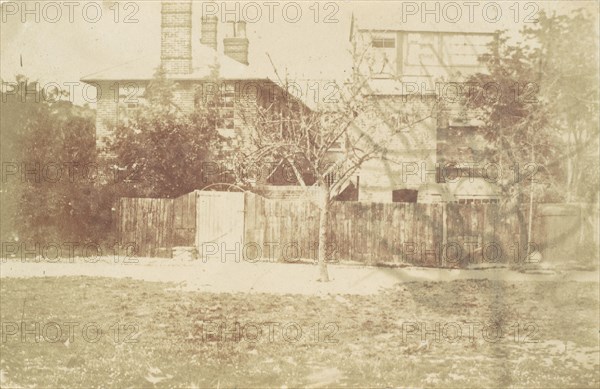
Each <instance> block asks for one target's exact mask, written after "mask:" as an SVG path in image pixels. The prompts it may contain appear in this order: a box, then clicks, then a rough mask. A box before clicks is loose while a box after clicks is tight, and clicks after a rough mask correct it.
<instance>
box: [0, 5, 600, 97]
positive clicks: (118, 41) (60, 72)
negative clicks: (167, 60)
mask: <svg viewBox="0 0 600 389" xmlns="http://www.w3.org/2000/svg"><path fill="white" fill-rule="evenodd" d="M1 3H2V14H1V20H0V23H1V24H0V52H1V59H0V77H1V78H2V80H4V81H12V80H14V77H15V75H17V74H24V75H26V76H28V77H29V78H30V79H35V80H38V81H40V82H41V83H42V84H44V83H50V82H54V83H58V84H59V85H64V83H65V82H78V81H79V80H80V79H81V77H83V76H85V75H88V74H92V73H95V72H97V71H100V70H103V69H106V68H110V67H112V66H115V65H118V64H120V63H125V62H129V61H131V60H135V59H137V58H140V57H145V56H149V55H150V56H156V57H157V58H158V57H159V55H160V1H138V2H133V1H125V0H123V1H106V0H104V1H102V0H98V1H83V2H74V3H75V4H76V6H75V7H74V8H73V9H72V10H73V12H72V18H71V20H70V15H69V7H68V6H66V5H64V3H63V2H54V4H53V5H48V4H47V3H49V2H45V1H42V2H27V3H28V7H29V8H28V9H30V10H33V13H32V14H26V13H24V11H25V10H24V9H23V6H22V5H23V4H24V3H23V2H21V1H18V2H10V1H1ZM35 3H38V4H39V5H38V7H39V11H36V10H35V8H34V7H35V6H34V4H35ZM409 3H410V4H409ZM435 3H436V2H428V3H427V7H430V9H433V10H434V12H433V14H427V13H425V12H423V11H425V9H422V8H421V5H422V2H421V1H419V2H397V1H339V2H327V1H323V2H319V3H316V2H314V1H309V2H302V1H297V2H269V1H256V2H250V3H248V2H227V4H226V3H224V2H216V3H211V4H208V5H207V4H203V3H201V2H199V1H194V4H193V21H194V25H193V34H192V35H193V36H192V39H198V40H199V39H200V18H201V16H202V15H203V14H208V13H210V12H214V11H216V12H217V16H219V17H220V19H223V18H224V16H225V15H223V11H227V10H233V11H234V12H233V13H232V14H230V15H229V17H232V16H233V14H236V15H237V16H238V17H240V18H242V19H245V20H247V22H248V26H247V30H248V31H247V35H248V39H249V40H250V57H249V60H250V62H252V63H253V64H255V65H258V66H268V67H272V65H271V63H270V61H269V59H268V57H267V55H266V53H268V54H269V55H270V57H271V58H272V60H273V63H274V64H275V66H276V68H277V69H278V71H279V73H282V74H288V76H289V77H290V78H291V79H297V80H303V79H311V80H324V79H336V80H342V79H344V78H345V77H346V76H347V75H348V72H349V68H348V66H349V63H350V62H349V60H350V56H349V54H348V50H349V42H348V37H349V32H350V23H351V19H352V15H354V16H355V17H356V19H357V21H358V23H359V25H360V21H361V20H370V21H371V22H373V21H375V22H376V21H377V20H378V18H381V20H388V21H389V20H397V21H398V22H399V23H400V22H402V21H403V18H406V20H404V21H408V22H412V23H413V24H414V23H417V24H418V23H420V22H421V18H423V17H425V18H426V21H427V22H429V24H431V21H432V20H433V21H434V22H435V20H434V18H435V17H436V16H438V17H439V18H440V20H441V22H440V24H444V22H446V25H448V21H452V20H453V19H454V20H456V19H455V18H457V17H458V16H457V15H458V14H457V13H456V8H453V7H452V6H448V5H447V2H437V3H438V5H437V7H439V8H438V10H437V11H436V8H435V7H436V4H435ZM463 3H464V2H463V1H457V2H455V3H454V4H457V5H458V8H459V9H460V12H461V17H460V19H457V20H456V21H455V22H454V25H456V26H459V27H458V28H460V29H461V30H466V31H468V30H471V29H477V28H478V27H482V26H484V25H486V24H487V25H492V26H493V27H497V28H499V29H508V30H509V31H512V33H513V34H514V35H515V36H517V32H518V30H519V29H520V28H521V27H522V26H523V25H524V21H525V20H526V19H527V16H528V15H529V14H531V13H533V14H535V12H539V10H542V9H545V10H549V11H550V12H552V11H555V12H557V13H559V14H564V13H568V12H570V11H571V10H573V9H576V8H580V7H587V8H589V9H591V10H592V13H593V14H597V13H598V3H597V1H568V2H566V1H553V2H527V1H521V2H516V1H505V2H502V1H498V2H494V4H498V5H499V7H500V9H501V12H502V15H498V14H497V13H496V10H495V7H494V6H492V7H490V6H487V8H486V10H487V11H486V12H487V16H484V14H483V7H484V6H483V5H484V4H485V3H484V2H481V3H480V2H475V3H476V4H477V7H476V8H474V9H473V10H472V15H473V16H472V17H473V21H472V22H471V21H470V20H469V8H468V7H465V6H464V5H463ZM55 4H58V7H55ZM531 4H533V5H531ZM236 7H237V8H236ZM415 7H416V8H415ZM511 7H512V8H511ZM57 8H60V11H61V14H60V15H59V14H58V13H57V12H56V11H57ZM84 9H85V10H86V11H85V13H84ZM236 9H237V11H236ZM298 9H300V10H301V14H300V13H298ZM517 9H518V10H519V12H518V13H516V12H515V11H516V10H517ZM98 10H100V11H98ZM117 10H118V13H117ZM403 11H404V12H403ZM98 12H100V13H98ZM36 16H38V17H39V20H35V18H36ZM22 18H25V21H24V22H23V20H22ZM126 19H127V21H129V22H130V23H125V20H126ZM495 19H497V21H495V22H493V23H492V21H494V20H495ZM515 19H516V20H515ZM53 21H54V22H53ZM450 25H452V24H450ZM219 27H220V30H219V32H220V37H219V40H221V39H222V37H223V34H224V29H225V26H224V25H223V24H222V25H220V26H219ZM487 27H489V26H487ZM65 88H67V87H66V86H65ZM76 88H79V86H77V87H76ZM82 94H83V92H82V91H79V90H76V92H75V96H74V101H75V102H77V103H81V102H82Z"/></svg>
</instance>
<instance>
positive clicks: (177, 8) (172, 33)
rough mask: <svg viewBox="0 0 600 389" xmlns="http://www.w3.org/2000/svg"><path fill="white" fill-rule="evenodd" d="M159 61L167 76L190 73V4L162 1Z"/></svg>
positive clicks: (185, 0)
mask: <svg viewBox="0 0 600 389" xmlns="http://www.w3.org/2000/svg"><path fill="white" fill-rule="evenodd" d="M161 16H162V21H161V45H160V60H161V64H162V66H163V68H164V69H165V72H166V74H167V76H170V75H178V74H189V73H191V72H192V3H191V1H190V0H183V1H182V0H180V1H163V2H162V9H161Z"/></svg>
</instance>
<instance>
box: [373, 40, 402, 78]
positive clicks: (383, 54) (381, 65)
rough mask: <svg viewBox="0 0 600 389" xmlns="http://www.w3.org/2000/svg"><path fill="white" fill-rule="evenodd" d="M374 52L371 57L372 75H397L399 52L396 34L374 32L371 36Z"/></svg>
mask: <svg viewBox="0 0 600 389" xmlns="http://www.w3.org/2000/svg"><path fill="white" fill-rule="evenodd" d="M371 47H372V48H373V54H372V58H371V64H370V67H371V71H370V73H371V75H372V76H374V77H393V76H395V75H396V70H397V69H396V66H397V59H398V53H397V51H396V34H395V33H390V34H374V35H373V36H372V37H371Z"/></svg>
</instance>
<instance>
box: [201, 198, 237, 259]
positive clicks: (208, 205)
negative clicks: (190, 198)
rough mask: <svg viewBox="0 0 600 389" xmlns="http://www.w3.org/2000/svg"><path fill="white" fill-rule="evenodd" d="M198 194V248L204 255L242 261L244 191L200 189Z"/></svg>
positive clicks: (202, 255) (205, 256) (204, 257)
mask: <svg viewBox="0 0 600 389" xmlns="http://www.w3.org/2000/svg"><path fill="white" fill-rule="evenodd" d="M196 196H197V199H196V207H197V208H196V209H197V211H196V215H197V216H196V217H197V219H196V247H197V249H198V253H199V255H200V257H201V258H203V259H205V260H206V259H208V258H212V259H215V258H218V259H221V260H241V259H242V258H241V253H242V248H243V247H244V193H242V192H208V191H207V192H202V191H197V192H196ZM234 256H235V258H234Z"/></svg>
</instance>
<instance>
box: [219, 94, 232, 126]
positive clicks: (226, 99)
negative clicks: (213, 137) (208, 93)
mask: <svg viewBox="0 0 600 389" xmlns="http://www.w3.org/2000/svg"><path fill="white" fill-rule="evenodd" d="M234 99H235V85H233V84H225V85H224V86H223V87H222V88H221V94H220V98H219V100H220V101H219V103H218V107H217V109H218V116H217V128H218V129H223V130H233V129H234V128H235V121H234V118H235V107H234Z"/></svg>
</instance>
